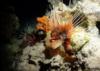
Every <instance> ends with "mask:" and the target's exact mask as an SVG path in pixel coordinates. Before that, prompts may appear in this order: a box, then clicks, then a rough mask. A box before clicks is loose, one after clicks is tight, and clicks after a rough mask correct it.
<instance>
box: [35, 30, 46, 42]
mask: <svg viewBox="0 0 100 71" xmlns="http://www.w3.org/2000/svg"><path fill="white" fill-rule="evenodd" d="M35 36H36V38H37V40H43V39H45V37H46V31H44V30H37V31H36V33H35Z"/></svg>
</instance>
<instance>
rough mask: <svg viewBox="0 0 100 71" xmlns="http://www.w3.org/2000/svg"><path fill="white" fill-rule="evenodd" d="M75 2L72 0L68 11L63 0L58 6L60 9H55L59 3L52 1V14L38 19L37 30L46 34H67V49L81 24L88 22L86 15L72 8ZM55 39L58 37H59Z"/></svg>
mask: <svg viewBox="0 0 100 71" xmlns="http://www.w3.org/2000/svg"><path fill="white" fill-rule="evenodd" d="M74 1H75V0H74ZM74 1H71V0H70V1H69V5H68V6H66V9H65V7H64V6H65V5H64V4H63V0H62V1H61V2H59V1H58V5H59V6H60V7H55V3H56V2H57V1H54V2H53V1H52V2H53V3H54V5H53V9H52V10H51V11H50V13H49V14H47V15H45V16H43V17H38V18H37V21H38V24H37V26H36V29H41V30H44V31H46V32H53V31H56V32H60V33H63V32H64V33H65V34H66V38H67V40H66V41H65V43H66V48H68V47H69V46H70V44H71V42H70V37H71V35H72V33H73V32H74V29H75V28H76V27H77V26H79V25H80V24H83V23H84V22H86V16H85V14H83V13H82V12H81V11H80V10H78V9H77V10H74V8H71V6H72V3H75V2H74ZM55 37H57V35H56V36H55Z"/></svg>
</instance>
